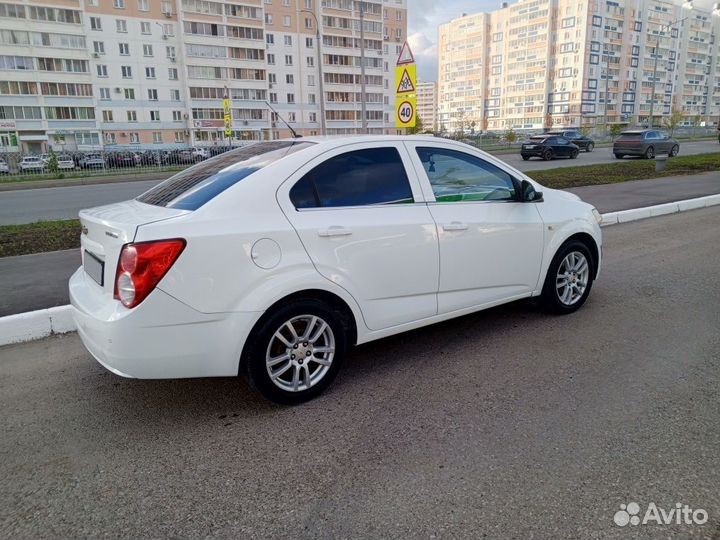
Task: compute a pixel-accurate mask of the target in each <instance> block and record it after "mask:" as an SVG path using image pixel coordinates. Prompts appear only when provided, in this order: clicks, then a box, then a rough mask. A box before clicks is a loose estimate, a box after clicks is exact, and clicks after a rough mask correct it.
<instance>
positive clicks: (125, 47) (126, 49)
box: [118, 43, 130, 56]
mask: <svg viewBox="0 0 720 540" xmlns="http://www.w3.org/2000/svg"><path fill="white" fill-rule="evenodd" d="M118 48H119V49H120V56H130V44H128V43H118Z"/></svg>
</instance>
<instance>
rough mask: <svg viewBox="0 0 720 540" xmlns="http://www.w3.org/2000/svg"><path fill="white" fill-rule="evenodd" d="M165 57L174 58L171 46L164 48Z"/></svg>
mask: <svg viewBox="0 0 720 540" xmlns="http://www.w3.org/2000/svg"><path fill="white" fill-rule="evenodd" d="M165 56H166V57H168V58H175V47H174V46H173V45H168V46H167V47H165Z"/></svg>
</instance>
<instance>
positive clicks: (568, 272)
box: [555, 251, 590, 306]
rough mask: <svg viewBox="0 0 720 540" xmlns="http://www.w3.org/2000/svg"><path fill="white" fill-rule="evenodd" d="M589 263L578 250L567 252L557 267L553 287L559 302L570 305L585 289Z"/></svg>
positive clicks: (588, 275) (588, 274)
mask: <svg viewBox="0 0 720 540" xmlns="http://www.w3.org/2000/svg"><path fill="white" fill-rule="evenodd" d="M589 278H590V265H589V264H588V260H587V258H586V257H585V255H584V254H582V253H581V252H579V251H571V252H570V253H568V254H567V255H566V256H565V258H564V259H563V261H562V262H561V263H560V266H559V267H558V271H557V276H556V278H555V288H556V291H557V295H558V298H559V299H560V302H562V303H563V304H565V305H566V306H572V305H573V304H575V303H576V302H577V301H578V300H580V299H581V298H582V296H583V294H584V293H585V289H587V285H588V280H589Z"/></svg>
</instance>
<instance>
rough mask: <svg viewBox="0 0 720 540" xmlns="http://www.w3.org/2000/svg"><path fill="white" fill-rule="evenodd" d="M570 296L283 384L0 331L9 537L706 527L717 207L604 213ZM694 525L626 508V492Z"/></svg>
mask: <svg viewBox="0 0 720 540" xmlns="http://www.w3.org/2000/svg"><path fill="white" fill-rule="evenodd" d="M605 235H606V236H605V238H606V243H605V249H604V254H605V261H604V267H603V269H602V275H601V279H600V280H599V281H598V282H597V283H596V286H595V287H594V288H593V292H592V295H591V297H590V299H589V301H588V303H587V304H586V305H585V306H584V307H583V309H582V310H581V311H579V312H578V313H576V314H574V315H571V316H567V317H553V316H549V315H545V314H543V313H541V312H539V311H538V310H537V309H536V308H535V307H534V306H533V305H532V304H530V303H528V302H520V303H515V304H511V305H508V306H504V307H501V308H496V309H492V310H489V311H486V312H483V313H479V314H475V315H471V316H467V317H463V318H461V319H456V320H454V321H449V322H446V323H442V324H438V325H435V326H432V327H428V328H425V329H421V330H417V331H414V332H411V333H407V334H404V335H401V336H396V337H393V338H389V339H385V340H381V341H379V342H375V343H373V344H368V345H365V346H362V347H360V348H358V349H357V350H355V351H354V352H353V353H352V354H351V356H350V357H349V359H348V362H347V364H346V366H345V369H344V370H343V372H342V373H341V374H340V377H339V378H338V380H337V381H336V383H335V385H334V386H333V387H332V388H331V389H330V391H329V392H328V393H327V394H326V395H324V396H322V397H321V398H319V399H317V400H315V401H313V402H310V403H308V404H305V405H302V406H298V407H295V408H282V407H278V406H274V405H271V404H268V403H267V402H265V401H263V400H262V399H260V398H258V397H257V396H256V395H255V394H254V393H252V392H251V391H250V390H249V388H248V387H247V385H246V383H245V382H244V381H242V380H237V379H205V380H184V381H137V380H127V379H121V378H119V377H116V376H115V375H112V374H111V373H109V372H107V371H106V370H105V369H103V368H102V367H101V366H100V365H98V364H97V363H96V362H95V361H94V360H93V359H92V358H91V357H90V356H89V355H88V354H87V353H86V352H85V351H84V349H83V347H82V345H81V344H80V342H79V340H78V338H77V337H76V336H75V335H74V334H72V335H69V336H66V337H59V338H51V339H47V340H43V341H37V342H32V343H28V344H23V345H15V346H9V347H5V348H2V349H0V410H2V411H3V414H2V415H0V430H1V432H2V434H3V436H2V437H0V458H1V459H0V537H2V538H39V537H43V538H75V537H96V538H97V537H104V536H107V537H127V538H144V537H172V538H199V537H202V538H289V539H290V538H291V539H301V538H350V537H355V538H381V537H382V538H484V537H487V538H495V539H504V538H517V539H523V540H525V539H530V538H545V539H556V540H561V539H577V538H607V539H613V538H618V539H623V540H624V539H627V538H660V537H662V538H680V537H682V538H717V537H718V535H719V534H720V492H719V491H718V489H717V487H718V485H720V452H718V448H719V447H720V415H718V412H720V411H719V409H718V403H719V399H718V398H719V397H720V396H719V393H718V388H719V387H720V334H718V328H720V289H718V287H717V284H718V282H720V251H718V250H717V249H712V247H711V246H717V245H719V244H720V213H719V212H717V210H715V209H705V210H699V211H696V212H688V213H683V214H680V215H673V216H666V217H662V218H656V219H651V220H645V221H642V222H637V223H632V224H626V225H620V226H616V227H611V228H609V229H607V230H606V232H605ZM629 502H637V503H639V504H640V506H641V509H642V510H641V512H642V513H644V511H645V510H644V509H645V508H646V506H647V505H648V504H649V503H650V502H653V503H655V504H656V505H658V506H659V507H661V508H664V509H668V510H669V509H671V508H673V506H674V505H675V503H678V502H680V503H682V504H688V505H690V507H692V508H693V509H698V508H701V509H704V510H705V511H707V513H708V514H709V520H708V522H707V523H706V524H705V525H668V526H665V525H656V524H647V525H638V526H634V527H633V526H630V525H628V526H627V527H624V528H623V527H618V526H616V525H615V524H614V523H613V515H614V514H615V512H617V511H618V510H619V509H620V505H621V504H627V503H629Z"/></svg>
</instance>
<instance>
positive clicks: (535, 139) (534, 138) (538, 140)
mask: <svg viewBox="0 0 720 540" xmlns="http://www.w3.org/2000/svg"><path fill="white" fill-rule="evenodd" d="M545 139H547V137H545V136H539V135H537V136H535V137H530V140H531V141H532V142H543V141H544V140H545Z"/></svg>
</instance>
